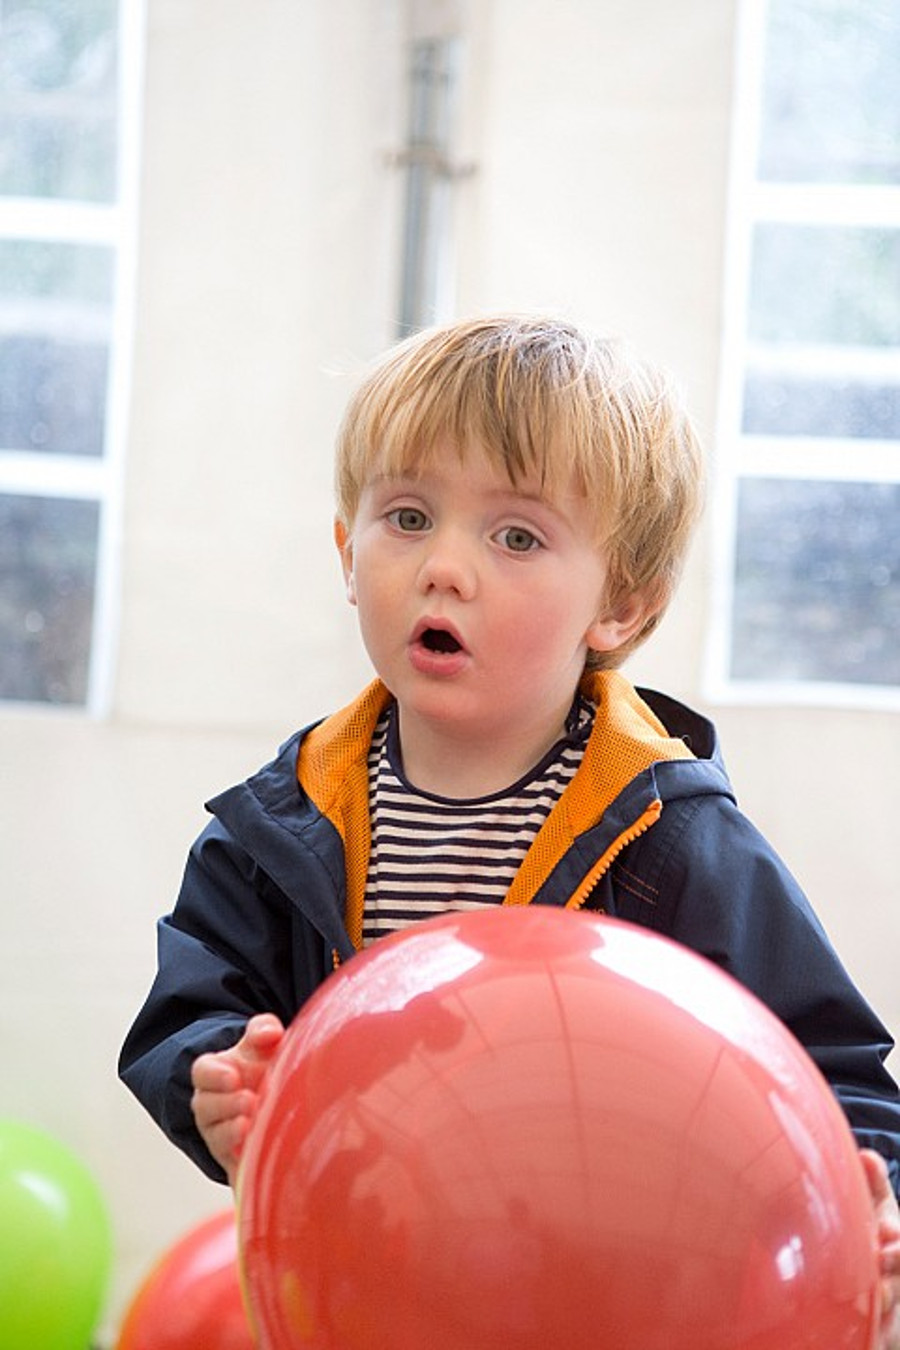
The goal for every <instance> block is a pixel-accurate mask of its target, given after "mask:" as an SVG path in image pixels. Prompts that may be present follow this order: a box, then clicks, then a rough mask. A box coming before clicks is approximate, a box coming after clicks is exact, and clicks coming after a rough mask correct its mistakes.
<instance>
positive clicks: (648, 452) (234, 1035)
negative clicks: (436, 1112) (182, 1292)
mask: <svg viewBox="0 0 900 1350" xmlns="http://www.w3.org/2000/svg"><path fill="white" fill-rule="evenodd" d="M700 485H701V466H700V453H699V449H698V446H697V442H696V438H695V435H694V432H693V430H692V427H691V424H690V422H689V420H688V418H687V416H686V415H685V413H684V411H683V410H682V408H681V405H680V403H679V400H678V398H677V397H676V396H675V394H674V392H673V390H672V388H671V387H670V385H669V384H668V382H667V381H666V379H665V378H664V377H663V376H662V375H660V374H659V373H658V372H656V371H653V370H651V369H649V368H647V367H646V366H643V365H640V364H638V363H637V362H636V361H634V360H633V359H632V357H631V356H630V355H629V353H628V352H627V351H626V350H624V349H623V348H621V347H620V346H618V345H617V344H614V343H610V342H606V341H601V340H598V339H595V338H593V337H591V336H590V335H588V334H586V333H584V332H582V331H580V330H579V329H577V328H576V327H574V326H572V325H570V324H568V323H565V322H556V321H549V320H545V319H542V318H537V319H531V318H527V317H517V316H501V317H499V318H487V319H476V320H474V321H472V322H468V323H459V324H454V325H451V326H449V327H446V328H442V329H435V330H431V331H428V332H425V333H421V334H419V335H417V336H415V337H413V338H411V339H409V340H407V341H406V342H404V343H402V344H400V345H399V346H398V347H396V348H395V349H393V350H392V351H390V352H389V353H388V354H387V356H386V357H385V358H384V359H383V360H382V361H381V362H380V363H379V364H378V365H377V366H376V367H375V368H374V370H373V371H372V373H371V374H370V375H369V377H368V378H367V379H366V380H365V382H364V383H363V384H362V386H361V388H360V389H359V391H358V392H357V394H356V396H355V397H354V399H353V400H352V402H351V404H350V407H349V409H348V412H347V415H346V417H345V420H344V424H343V427H342V430H341V432H340V436H339V439H338V447H337V496H338V511H337V520H336V524H335V537H336V541H337V545H338V549H339V551H340V556H341V563H342V566H343V571H344V577H345V581H346V588H347V596H348V599H349V601H350V603H351V604H352V605H355V606H356V607H357V610H358V615H359V622H360V628H361V632H362V636H363V640H364V643H365V646H366V648H367V651H368V653H369V656H370V658H371V660H372V664H373V666H374V668H375V670H376V672H377V674H378V677H379V678H378V679H377V680H376V681H375V682H374V683H373V684H372V685H371V686H370V687H369V688H368V689H367V690H366V691H365V692H364V693H363V694H362V695H361V696H360V697H359V698H358V699H357V700H356V701H355V702H354V703H353V704H352V705H351V706H350V707H349V708H346V709H344V710H343V711H341V712H338V713H336V714H335V715H333V716H331V717H329V718H327V719H326V720H325V721H323V722H320V723H318V724H315V725H313V726H311V727H309V728H307V729H306V730H305V731H303V732H300V733H299V734H298V735H296V736H294V738H293V739H292V740H290V741H289V742H288V743H287V745H286V746H285V747H284V749H283V750H282V751H281V753H280V755H279V757H278V758H277V759H276V760H275V761H273V763H272V764H270V765H268V766H266V767H265V768H264V769H262V770H261V772H260V773H258V774H257V775H256V776H255V777H254V778H251V779H250V780H249V781H248V782H246V783H244V784H243V785H241V786H239V787H235V788H233V789H231V790H230V791H228V792H225V793H224V794H223V795H221V796H220V797H218V798H216V799H215V800H214V801H212V802H211V803H210V804H209V809H210V811H211V812H212V814H213V820H212V823H211V824H210V825H209V826H208V827H207V829H206V830H205V831H204V833H203V834H202V835H201V836H200V838H199V840H198V841H197V843H196V844H195V845H194V848H193V850H192V852H191V856H190V859H189V862H188V865H187V869H186V872H185V878H184V883H183V887H182V891H181V894H180V896H179V899H178V903H177V905H176V907H175V909H174V912H173V913H172V914H171V915H169V916H168V917H167V918H165V919H163V921H162V922H161V924H160V928H159V944H160V945H159V972H158V975H157V977H156V980H155V982H154V985H153V988H152V990H151V992H150V994H149V997H148V999H147V1002H146V1004H145V1006H144V1008H143V1010H142V1011H141V1013H140V1014H139V1016H138V1018H137V1020H136V1022H135V1024H134V1027H133V1028H132V1030H131V1032H130V1034H129V1036H128V1039H127V1041H126V1043H125V1046H124V1049H123V1052H122V1059H121V1066H120V1067H121V1072H122V1076H123V1078H124V1080H125V1082H126V1083H127V1084H128V1086H129V1087H130V1088H131V1089H132V1090H133V1091H134V1092H135V1093H136V1095H137V1096H138V1097H139V1098H140V1100H141V1101H142V1102H143V1103H144V1105H145V1106H146V1107H147V1109H148V1110H149V1111H150V1112H151V1113H152V1114H153V1115H154V1116H155V1117H156V1119H157V1120H158V1121H159V1123H160V1125H161V1126H162V1127H163V1129H164V1130H165V1131H166V1132H167V1134H168V1135H169V1136H170V1137H171V1138H172V1139H173V1140H174V1142H175V1143H176V1144H178V1145H179V1147H181V1148H182V1149H184V1151H185V1152H186V1153H187V1154H188V1155H189V1156H190V1157H191V1158H193V1159H194V1161H195V1162H197V1163H198V1164H199V1166H200V1167H201V1168H203V1170H204V1171H205V1172H206V1173H207V1174H208V1175H210V1176H211V1177H214V1178H217V1179H220V1180H225V1179H227V1180H229V1181H231V1182H233V1181H234V1178H235V1174H236V1169H237V1164H238V1159H239V1156H240V1151H241V1146H242V1144H243V1141H244V1138H245V1136H246V1133H247V1130H248V1129H249V1126H250V1122H251V1121H252V1118H253V1114H254V1110H255V1107H256V1100H257V1089H258V1085H259V1081H260V1078H261V1076H262V1074H263V1072H264V1070H265V1067H266V1065H267V1064H268V1063H269V1061H270V1059H271V1058H272V1056H273V1054H274V1052H275V1050H276V1048H277V1046H278V1043H279V1041H280V1039H281V1037H282V1035H283V1033H284V1026H285V1024H286V1023H287V1022H288V1021H289V1020H290V1019H291V1018H292V1017H293V1016H294V1014H295V1013H296V1012H297V1010H298V1009H299V1008H300V1007H301V1006H302V1004H303V1003H304V1002H305V1000H306V999H307V998H308V997H309V995H310V994H311V993H312V991H313V990H314V989H315V988H316V987H317V986H318V985H319V984H320V983H321V982H322V981H323V980H324V979H325V978H326V977H327V975H328V974H329V972H330V971H331V970H332V969H333V968H334V964H335V962H336V961H338V960H346V959H347V958H349V957H351V956H352V955H353V953H354V952H355V951H356V950H358V949H360V948H361V947H363V946H364V945H365V944H366V943H368V942H371V941H373V940H375V939H377V938H378V937H379V936H380V935H381V934H383V933H387V932H390V931H391V930H394V929H397V928H400V927H402V926H404V925H406V924H409V923H412V922H415V921H416V920H417V919H420V918H423V917H426V916H427V915H430V914H435V913H439V912H441V911H444V910H447V909H454V908H456V909H463V908H473V907H477V906H483V905H501V904H528V903H532V902H533V903H536V904H552V905H565V906H569V907H570V908H573V909H577V908H579V907H582V906H583V907H585V908H589V909H594V910H601V911H603V912H605V913H607V914H610V915H616V916H618V917H620V918H624V919H628V920H631V921H632V922H636V923H639V924H643V925H644V926H646V927H648V928H652V929H655V930H656V931H658V932H661V933H664V934H666V935H668V936H670V937H672V938H674V939H676V940H678V941H681V942H683V943H685V944H687V945H688V946H689V947H692V948H694V949H695V950H697V951H699V952H701V953H703V954H705V955H706V956H707V957H709V958H711V959H712V960H713V961H715V962H717V963H718V964H719V965H721V966H723V967H725V968H726V969H727V970H729V971H731V972H732V974H733V975H735V976H736V977H737V978H738V979H739V980H741V981H742V982H743V983H744V984H745V985H746V986H748V987H749V988H750V989H751V990H753V991H754V992H755V993H756V994H757V995H758V996H759V997H761V998H762V999H763V1000H764V1001H765V1002H766V1003H767V1004H768V1005H769V1006H770V1007H771V1008H772V1009H773V1010H774V1011H775V1012H776V1013H777V1014H778V1015H779V1016H780V1017H781V1018H782V1020H783V1021H784V1022H785V1023H786V1024H787V1026H788V1027H790V1029H791V1030H792V1031H793V1032H794V1033H795V1034H796V1036H797V1037H798V1038H799V1039H800V1040H801V1041H802V1042H803V1044H804V1045H805V1046H806V1048H807V1049H808V1051H809V1053H810V1054H811V1056H812V1057H813V1059H815V1060H816V1062H817V1063H818V1064H819V1066H820V1068H821V1069H822V1071H823V1073H824V1074H825V1076H826V1077H827V1078H828V1080H829V1081H830V1083H831V1085H832V1087H833V1089H834V1091H835V1093H836V1094H837V1096H838V1098H839V1100H840V1102H841V1104H842V1106H843V1108H844V1110H845V1112H846V1115H847V1117H848V1119H849V1121H850V1124H851V1127H852V1128H853V1130H854V1132H855V1134H856V1137H857V1139H858V1141H859V1143H860V1145H861V1147H862V1148H863V1149H864V1153H863V1157H864V1165H865V1167H866V1171H867V1176H868V1178H869V1184H870V1188H871V1190H872V1194H873V1204H874V1205H875V1208H876V1211H877V1213H878V1216H879V1221H880V1223H881V1244H882V1269H883V1273H884V1276H885V1318H886V1320H885V1328H886V1330H885V1335H886V1336H887V1335H888V1334H889V1332H888V1330H887V1325H888V1320H889V1318H890V1315H891V1312H892V1309H893V1306H894V1304H895V1302H896V1298H895V1294H896V1280H897V1278H898V1277H900V1216H898V1214H897V1211H896V1206H895V1202H894V1198H893V1193H892V1189H891V1184H893V1186H894V1187H897V1186H898V1185H900V1097H898V1092H897V1088H896V1087H895V1085H894V1083H893V1081H892V1080H891V1078H890V1077H889V1075H888V1074H887V1072H886V1070H885V1068H884V1063H883V1061H884V1058H885V1056H886V1054H887V1052H888V1050H889V1049H890V1046H891V1041H890V1038H889V1036H888V1033H887V1032H886V1031H885V1029H884V1028H883V1026H882V1025H881V1023H880V1022H879V1021H878V1019H877V1018H876V1017H875V1015H874V1014H873V1013H872V1011H871V1010H870V1009H869V1007H868V1006H867V1004H866V1003H865V1001H864V1000H863V998H862V997H861V995H860V994H859V992H858V991H857V989H856V988H855V987H854V985H853V984H852V982H851V981H850V979H849V977H848V975H847V973H846V972H845V970H844V969H843V967H842V965H841V964H840V962H839V960H838V958H837V956H836V955H835V953H834V951H833V950H832V947H831V946H830V944H829V942H828V940H827V938H826V936H825V934H824V933H823V931H822V928H821V926H820V925H819V923H818V921H817V920H816V918H815V916H814V914H813V912H812V911H811V909H810V906H809V904H808V902H807V900H806V899H805V897H804V896H803V894H802V893H801V892H800V890H799V888H798V886H797V884H796V882H795V881H794V880H793V878H792V877H791V876H790V875H789V873H788V872H787V871H786V869H785V868H784V866H783V864H782V863H781V862H780V860H779V859H778V858H777V857H776V856H775V854H774V853H773V851H772V850H771V848H770V847H769V846H768V845H767V843H766V842H765V841H764V840H763V839H762V838H761V837H760V835H759V834H758V833H757V832H756V831H755V830H754V829H753V827H752V826H751V825H750V824H749V822H748V821H747V820H746V819H745V818H744V817H743V816H742V815H741V814H740V812H739V811H738V809H737V807H736V805H735V802H734V798H733V795H732V792H731V788H730V786H729V783H728V779H727V777H726V774H725V770H724V767H723V765H722V762H721V759H720V757H719V751H718V748H717V744H716V739H715V733H714V731H713V728H712V727H711V725H710V724H709V723H708V722H707V721H706V720H705V719H703V718H702V717H700V716H698V715H697V714H695V713H692V712H690V711H689V710H688V709H686V708H684V707H682V706H681V705H679V704H677V703H675V702H674V701H673V700H671V699H668V698H666V697H664V696H662V695H659V694H654V693H649V692H643V693H642V694H640V695H639V694H638V693H637V692H636V691H635V689H634V688H633V687H632V686H631V685H630V684H629V683H628V682H627V681H626V680H625V678H624V677H623V676H622V675H621V674H619V673H618V670H617V667H619V666H620V665H621V663H622V662H623V660H624V659H625V657H626V656H627V655H628V654H629V653H630V652H631V651H633V650H634V648H635V647H636V646H637V645H638V643H640V642H641V641H642V640H643V639H644V638H645V637H646V636H647V635H648V634H649V633H650V632H651V630H652V629H653V628H654V627H655V626H656V624H657V623H658V622H659V620H660V618H661V616H662V614H663V612H664V610H665V608H666V606H667V604H668V602H669V600H670V598H671V595H672V591H673V589H674V586H675V583H676V581H677V578H678V574H679V570H680V567H681V564H682V561H683V557H684V554H685V551H686V549H687V546H688V543H689V540H690V536H691V531H692V528H693V525H694V523H695V520H696V516H697V513H698V510H699V501H700V495H701V486H700ZM883 1160H886V1163H885V1161H883ZM888 1343H889V1342H888V1341H887V1340H886V1341H885V1344H888Z"/></svg>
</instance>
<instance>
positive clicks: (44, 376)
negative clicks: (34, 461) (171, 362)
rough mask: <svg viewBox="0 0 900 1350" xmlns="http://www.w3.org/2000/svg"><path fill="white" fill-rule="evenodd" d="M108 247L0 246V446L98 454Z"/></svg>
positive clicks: (36, 243)
mask: <svg viewBox="0 0 900 1350" xmlns="http://www.w3.org/2000/svg"><path fill="white" fill-rule="evenodd" d="M113 261H114V260H113V253H112V250H111V249H109V248H101V247H97V246H88V245H82V244H56V243H46V242H42V241H35V240H0V310H2V314H3V327H2V336H0V449H3V450H31V451H37V452H43V453H55V454H67V455H101V454H102V453H103V440H104V420H105V412H106V383H107V365H108V349H109V339H110V329H111V313H112V309H111V306H112V291H113Z"/></svg>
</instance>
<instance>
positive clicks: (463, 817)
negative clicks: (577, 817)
mask: <svg viewBox="0 0 900 1350" xmlns="http://www.w3.org/2000/svg"><path fill="white" fill-rule="evenodd" d="M593 720H594V707H593V705H592V704H591V703H590V702H588V700H587V699H585V698H583V697H582V696H581V695H580V694H579V695H577V696H576V699H575V702H574V703H573V705H572V710H571V712H570V714H569V717H568V719H567V722H566V731H565V734H564V736H563V737H562V739H561V740H559V741H557V743H556V744H555V745H554V746H553V747H552V749H551V750H549V751H548V753H547V754H546V755H545V756H544V758H543V759H542V760H541V761H540V763H539V764H537V765H536V766H535V767H534V768H533V769H532V770H531V772H530V773H528V774H527V775H526V776H525V777H524V778H521V779H519V781H518V782H516V783H514V784H513V785H512V786H511V787H509V788H506V789H504V791H502V792H498V793H493V794H491V795H490V796H487V797H477V798H475V799H473V800H465V801H460V800H456V799H451V798H446V797H438V796H435V795H433V794H432V793H427V792H421V791H419V789H418V788H416V787H414V786H413V785H412V784H411V783H410V782H409V781H408V779H407V778H406V777H405V776H404V773H403V766H402V761H401V755H400V744H399V737H398V733H397V718H396V716H395V706H394V705H393V704H391V705H390V706H389V707H388V708H387V710H386V711H385V713H384V714H383V716H382V717H381V719H380V721H379V723H378V726H377V727H376V728H375V733H374V735H373V737H372V745H371V748H370V750H369V812H370V817H371V824H372V850H371V854H370V857H369V872H368V877H367V880H366V895H365V911H364V916H363V945H365V946H367V945H368V944H369V943H371V942H373V941H374V940H375V939H376V938H379V937H382V936H384V934H386V933H390V932H393V931H394V930H395V929H398V928H405V927H407V926H408V925H409V924H412V923H415V922H416V921H417V920H419V919H426V918H429V917H430V916H432V915H435V914H442V913H444V912H446V911H447V910H456V911H466V910H473V909H484V908H487V907H489V906H491V905H499V904H501V903H502V901H503V899H504V897H505V895H506V893H507V891H508V890H509V887H510V884H511V882H512V880H513V877H514V876H515V874H516V872H517V871H518V869H519V866H520V865H521V862H522V859H523V858H524V857H525V854H526V853H527V852H528V849H529V847H530V845H531V842H532V840H533V839H534V837H535V835H536V834H537V832H538V830H539V829H540V827H541V826H542V825H543V823H544V821H545V820H546V819H547V816H548V815H549V814H550V811H551V810H552V809H553V807H554V805H555V804H556V802H557V801H558V800H559V798H560V797H561V796H562V793H563V791H564V789H565V787H566V785H567V784H568V783H569V782H570V781H571V779H572V778H573V777H574V775H575V772H576V770H577V769H578V766H579V764H580V763H581V759H582V755H583V754H584V747H585V744H586V743H587V740H588V737H589V736H590V733H591V728H592V726H593Z"/></svg>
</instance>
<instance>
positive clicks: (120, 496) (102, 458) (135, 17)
mask: <svg viewBox="0 0 900 1350" xmlns="http://www.w3.org/2000/svg"><path fill="white" fill-rule="evenodd" d="M116 13H117V35H116V43H117V90H116V108H117V121H116V128H117V132H116V184H117V191H116V197H115V200H114V201H112V202H108V203H95V202H86V201H81V200H76V199H68V198H49V197H48V198H38V197H28V198H24V197H13V196H4V195H2V194H0V241H8V240H12V241H24V242H49V243H54V244H84V245H100V246H102V247H105V248H108V249H110V250H111V252H112V254H113V269H112V270H113V287H112V303H111V307H110V335H109V365H108V374H107V382H106V402H105V407H104V431H103V447H102V453H101V454H100V455H97V456H82V455H66V454H55V453H39V452H32V451H27V450H4V449H0V495H3V496H14V495H21V496H34V497H46V498H56V499H62V500H81V501H93V502H96V503H97V505H98V509H99V533H98V539H97V560H96V568H95V573H94V604H93V618H92V624H91V641H90V652H89V662H88V679H87V690H86V695H85V699H84V701H83V702H67V703H53V702H49V701H46V702H44V701H27V700H22V699H14V698H6V697H4V696H3V695H2V693H0V712H2V713H3V714H6V715H8V714H10V713H21V712H23V711H34V712H46V713H50V712H52V713H55V714H59V715H69V716H85V715H87V716H90V717H94V718H101V717H105V716H108V714H109V712H110V710H111V707H112V700H113V688H114V680H115V665H116V651H117V645H118V634H119V617H120V590H121V586H120V581H121V577H120V572H121V553H122V532H123V511H124V466H125V451H126V444H127V440H128V432H129V414H130V392H131V381H132V364H133V335H134V330H135V310H136V291H137V253H138V199H139V180H140V166H141V139H142V108H143V80H144V55H145V34H146V0H118V4H117V6H116Z"/></svg>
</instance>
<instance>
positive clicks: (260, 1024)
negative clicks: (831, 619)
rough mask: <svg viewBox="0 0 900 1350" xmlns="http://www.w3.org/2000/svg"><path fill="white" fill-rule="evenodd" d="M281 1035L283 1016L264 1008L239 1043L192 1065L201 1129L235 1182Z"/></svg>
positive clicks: (196, 1116) (194, 1101)
mask: <svg viewBox="0 0 900 1350" xmlns="http://www.w3.org/2000/svg"><path fill="white" fill-rule="evenodd" d="M283 1036H284V1026H283V1025H282V1023H281V1022H280V1021H279V1019H278V1018H277V1017H275V1016H274V1014H272V1013H260V1014H259V1015H258V1016H256V1017H251V1018H250V1021H249V1022H248V1023H247V1026H246V1028H245V1030H244V1034H243V1036H242V1037H241V1039H240V1040H239V1041H238V1043H237V1045H233V1046H232V1047H231V1049H230V1050H222V1051H220V1052H219V1053H217V1054H207V1055H198V1056H197V1058H196V1059H195V1060H194V1063H193V1065H192V1067H191V1082H192V1084H193V1087H194V1095H193V1097H192V1098H191V1109H192V1111H193V1112H194V1120H195V1121H196V1122H197V1129H198V1130H199V1131H200V1135H201V1137H202V1139H203V1142H204V1143H205V1144H206V1147H207V1148H208V1149H209V1151H210V1153H211V1154H212V1156H213V1157H214V1158H215V1160H216V1162H217V1163H219V1164H220V1165H221V1166H222V1167H224V1169H225V1172H226V1173H227V1176H228V1184H229V1185H230V1186H232V1187H233V1186H234V1183H235V1179H236V1177H237V1169H238V1162H239V1161H240V1156H241V1150H242V1148H243V1146H244V1141H245V1139H246V1138H247V1135H248V1133H249V1132H250V1125H251V1123H252V1121H253V1117H254V1116H255V1114H256V1108H257V1106H258V1105H259V1089H260V1084H261V1082H262V1079H263V1075H264V1074H265V1071H266V1069H267V1068H268V1066H269V1064H270V1063H271V1062H272V1059H273V1057H274V1055H275V1051H276V1050H277V1049H278V1046H279V1045H280V1044H281V1040H282V1037H283Z"/></svg>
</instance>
